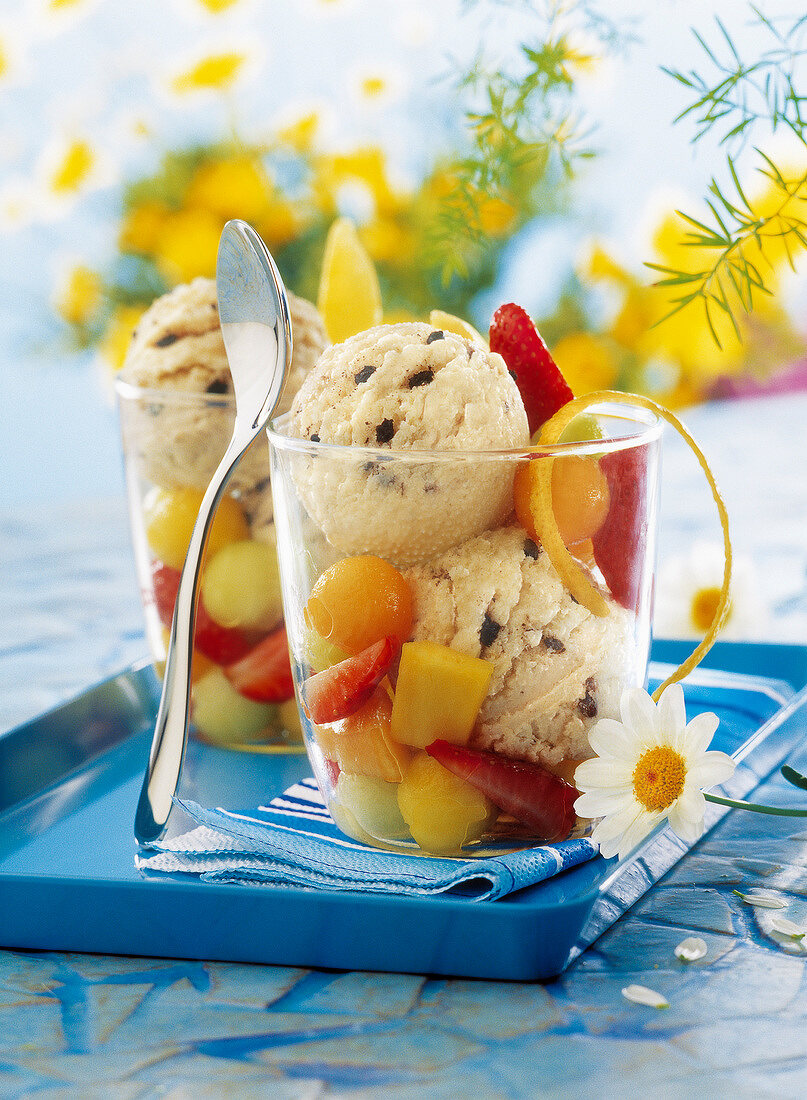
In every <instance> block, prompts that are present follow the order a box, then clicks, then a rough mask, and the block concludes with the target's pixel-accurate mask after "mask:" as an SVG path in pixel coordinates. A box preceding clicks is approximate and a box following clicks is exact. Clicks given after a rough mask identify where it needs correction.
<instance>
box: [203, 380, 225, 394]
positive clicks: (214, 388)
mask: <svg viewBox="0 0 807 1100" xmlns="http://www.w3.org/2000/svg"><path fill="white" fill-rule="evenodd" d="M229 392H230V390H229V388H228V386H227V383H226V382H225V381H224V379H223V378H214V379H213V381H212V382H211V383H210V385H209V386H208V387H207V388H206V390H205V393H229Z"/></svg>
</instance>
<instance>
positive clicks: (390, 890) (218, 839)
mask: <svg viewBox="0 0 807 1100" xmlns="http://www.w3.org/2000/svg"><path fill="white" fill-rule="evenodd" d="M178 805H180V806H181V807H182V808H183V810H184V811H185V812H186V813H187V814H188V815H189V816H190V817H191V818H192V819H193V820H194V821H197V822H198V826H197V827H196V828H194V829H192V830H190V831H189V832H186V833H183V834H182V835H181V836H177V837H174V838H173V839H172V840H169V841H163V842H160V843H158V844H154V845H152V846H150V847H149V848H143V849H141V850H140V852H139V853H138V854H137V856H136V857H135V862H136V864H137V867H138V868H139V869H140V870H141V871H149V872H151V871H160V872H168V873H172V872H182V873H185V874H188V873H190V874H194V875H198V876H199V877H200V878H201V879H203V880H205V881H208V882H237V883H250V884H255V883H260V884H264V885H275V886H298V887H305V888H312V889H317V890H355V891H363V892H369V893H377V894H415V895H428V894H441V893H445V892H446V891H449V890H451V891H454V892H455V893H458V894H462V895H463V896H465V897H468V898H470V899H472V900H474V901H492V900H494V899H495V898H501V897H504V895H505V894H510V893H512V892H513V891H514V890H521V889H522V888H523V887H525V886H531V885H532V884H534V883H536V882H542V881H543V880H544V879H548V878H551V877H552V876H553V875H557V874H558V873H559V872H561V871H565V870H567V869H568V868H570V867H575V866H576V865H577V864H579V863H584V862H585V861H586V860H588V859H591V858H592V856H594V855H596V848H595V847H594V845H592V843H591V841H589V840H587V839H585V838H581V839H576V840H566V841H563V842H562V843H561V844H548V845H544V846H541V847H538V848H528V849H525V850H523V851H520V852H507V853H503V854H502V855H493V856H486V857H480V858H477V859H462V858H457V859H454V858H446V857H438V856H424V855H421V854H419V849H418V848H417V847H416V846H415V845H414V844H412V854H411V855H410V854H409V853H408V852H386V851H382V850H381V849H379V848H373V847H370V846H368V845H366V844H361V843H359V842H358V841H356V840H351V839H350V838H349V837H347V836H345V835H344V833H342V832H340V831H339V829H338V828H337V827H336V825H335V823H334V820H333V818H332V817H331V815H330V814H329V813H328V809H327V807H326V805H325V801H324V799H323V797H322V795H321V793H320V791H319V788H318V787H317V784H316V782H315V781H314V780H313V779H303V780H301V782H299V783H295V784H294V786H293V787H290V788H289V789H288V790H287V791H285V792H284V794H282V795H281V796H280V797H279V798H274V799H273V800H272V801H271V802H270V803H269V805H268V806H260V807H258V808H257V809H256V810H250V811H249V812H247V813H233V812H231V811H229V810H222V809H215V810H210V809H205V808H204V807H202V806H199V805H198V804H197V803H195V802H188V801H184V800H179V801H178Z"/></svg>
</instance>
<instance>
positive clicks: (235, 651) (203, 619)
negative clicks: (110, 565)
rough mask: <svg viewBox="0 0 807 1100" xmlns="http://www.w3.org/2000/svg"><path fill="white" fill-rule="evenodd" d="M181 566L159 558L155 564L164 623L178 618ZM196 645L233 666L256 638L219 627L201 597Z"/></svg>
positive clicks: (154, 582)
mask: <svg viewBox="0 0 807 1100" xmlns="http://www.w3.org/2000/svg"><path fill="white" fill-rule="evenodd" d="M179 577H180V573H179V570H178V569H174V568H173V567H172V566H170V565H165V564H163V562H159V561H156V562H154V564H153V565H152V567H151V583H152V588H153V590H154V603H155V605H156V607H157V614H158V615H159V616H160V622H161V623H162V624H163V626H165V627H169V628H170V626H171V620H172V619H173V617H174V604H175V603H176V599H177V592H178V591H179ZM193 644H194V646H195V647H196V649H198V650H199V652H200V653H203V654H204V655H205V657H209V658H210V660H211V661H215V663H216V664H217V665H229V664H232V662H233V661H238V660H239V659H240V658H241V657H244V656H245V655H246V654H247V653H249V651H250V649H251V647H252V645H253V644H254V642H253V639H252V638H250V636H249V635H248V634H246V633H245V632H244V631H243V630H238V629H237V628H236V627H228V626H219V624H218V623H217V622H216V621H215V620H214V619H211V617H210V615H209V614H208V613H207V611H206V610H205V606H204V604H203V603H202V599H201V596H200V597H199V600H198V602H197V604H196V629H195V631H194V635H193Z"/></svg>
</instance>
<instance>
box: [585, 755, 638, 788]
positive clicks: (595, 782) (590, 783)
mask: <svg viewBox="0 0 807 1100" xmlns="http://www.w3.org/2000/svg"><path fill="white" fill-rule="evenodd" d="M632 778H633V767H626V766H625V765H622V764H619V765H615V764H612V763H611V762H610V761H608V760H599V759H598V760H584V761H583V762H582V763H581V764H578V765H577V768H576V769H575V773H574V783H575V786H576V787H577V789H578V790H579V791H584V790H591V789H592V788H594V789H595V790H605V791H618V790H622V789H623V788H629V787H630V786H631V780H632Z"/></svg>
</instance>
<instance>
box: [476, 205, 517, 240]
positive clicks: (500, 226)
mask: <svg viewBox="0 0 807 1100" xmlns="http://www.w3.org/2000/svg"><path fill="white" fill-rule="evenodd" d="M515 219H516V210H515V207H514V206H513V204H512V203H509V202H507V201H506V200H505V199H498V198H490V199H485V198H483V199H482V200H481V202H480V204H479V224H480V226H481V228H482V231H483V232H484V233H486V234H487V235H488V236H489V237H503V236H505V235H506V234H507V233H508V232H509V231H510V229H511V228H512V226H513V223H514V222H515Z"/></svg>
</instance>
